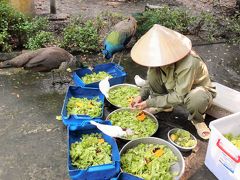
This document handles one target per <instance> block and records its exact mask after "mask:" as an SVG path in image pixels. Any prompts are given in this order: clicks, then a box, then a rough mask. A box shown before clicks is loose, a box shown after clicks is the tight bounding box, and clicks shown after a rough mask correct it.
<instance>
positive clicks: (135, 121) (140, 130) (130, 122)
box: [109, 110, 157, 140]
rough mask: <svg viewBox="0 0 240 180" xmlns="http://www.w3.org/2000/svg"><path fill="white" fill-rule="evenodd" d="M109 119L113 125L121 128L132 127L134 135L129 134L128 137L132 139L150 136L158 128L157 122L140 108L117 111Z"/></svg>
mask: <svg viewBox="0 0 240 180" xmlns="http://www.w3.org/2000/svg"><path fill="white" fill-rule="evenodd" d="M109 120H110V121H111V123H112V124H113V125H116V126H120V127H121V128H123V129H125V128H130V129H131V130H132V131H133V134H132V135H128V136H127V137H126V139H129V140H132V139H136V138H140V137H149V136H151V135H153V134H154V132H155V131H156V130H157V124H156V122H154V121H153V120H152V119H151V117H150V116H148V115H147V114H145V113H144V112H141V111H140V110H134V111H128V110H122V111H116V112H113V113H112V114H111V115H110V116H109Z"/></svg>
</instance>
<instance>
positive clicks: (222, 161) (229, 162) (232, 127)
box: [205, 112, 240, 180]
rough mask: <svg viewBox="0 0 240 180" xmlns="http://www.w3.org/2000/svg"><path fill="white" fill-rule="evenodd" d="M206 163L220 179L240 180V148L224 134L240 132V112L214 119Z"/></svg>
mask: <svg viewBox="0 0 240 180" xmlns="http://www.w3.org/2000/svg"><path fill="white" fill-rule="evenodd" d="M209 127H210V129H211V136H210V139H209V143H208V148H207V154H206V158H205V165H206V166H207V167H208V169H209V170H210V171H211V172H212V173H213V174H214V175H215V176H216V177H217V178H218V179H220V180H240V150H238V149H237V147H236V146H234V145H233V144H232V143H231V142H230V141H228V140H227V139H226V138H225V137H224V136H223V135H224V134H227V133H232V134H233V135H234V136H236V135H239V134H240V112H238V113H235V114H231V115H229V116H225V117H223V118H220V119H217V120H215V121H212V122H211V123H210V125H209Z"/></svg>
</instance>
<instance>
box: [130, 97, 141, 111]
mask: <svg viewBox="0 0 240 180" xmlns="http://www.w3.org/2000/svg"><path fill="white" fill-rule="evenodd" d="M140 102H142V97H141V96H137V97H135V98H134V99H133V100H132V102H131V107H132V108H134V107H135V106H136V105H137V104H138V103H140Z"/></svg>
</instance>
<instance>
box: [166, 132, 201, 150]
mask: <svg viewBox="0 0 240 180" xmlns="http://www.w3.org/2000/svg"><path fill="white" fill-rule="evenodd" d="M170 138H171V140H172V141H173V142H174V143H176V144H177V145H179V146H181V147H193V146H195V145H196V143H197V141H196V140H194V139H192V137H191V134H190V133H189V132H188V131H185V130H183V129H178V130H177V131H176V132H175V133H173V134H171V135H170Z"/></svg>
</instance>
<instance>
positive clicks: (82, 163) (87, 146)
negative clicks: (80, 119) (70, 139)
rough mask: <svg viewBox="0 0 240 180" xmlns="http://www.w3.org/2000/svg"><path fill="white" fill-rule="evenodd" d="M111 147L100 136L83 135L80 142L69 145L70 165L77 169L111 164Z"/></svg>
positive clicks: (96, 134)
mask: <svg viewBox="0 0 240 180" xmlns="http://www.w3.org/2000/svg"><path fill="white" fill-rule="evenodd" d="M111 151H112V149H111V145H110V144H108V143H107V142H105V141H104V139H103V138H102V135H101V134H98V133H95V134H94V133H92V134H84V135H83V136H82V138H81V141H80V142H75V143H72V144H71V149H70V157H71V161H72V165H73V166H76V167H77V168H79V169H86V168H88V167H90V166H97V165H103V164H110V163H112V160H111Z"/></svg>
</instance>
